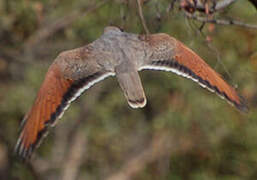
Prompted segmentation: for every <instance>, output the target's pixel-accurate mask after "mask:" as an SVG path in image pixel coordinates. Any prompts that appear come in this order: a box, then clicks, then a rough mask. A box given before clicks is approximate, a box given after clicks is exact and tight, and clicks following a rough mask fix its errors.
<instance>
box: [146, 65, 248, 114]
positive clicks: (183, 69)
mask: <svg viewBox="0 0 257 180" xmlns="http://www.w3.org/2000/svg"><path fill="white" fill-rule="evenodd" d="M151 65H153V66H163V67H168V68H173V69H176V70H178V71H179V72H181V73H183V74H186V75H188V76H190V78H191V79H193V80H196V81H198V82H197V83H199V84H200V85H204V86H206V87H207V88H208V89H212V90H213V91H214V92H215V93H216V94H218V95H219V96H221V97H224V98H225V99H226V100H227V101H228V102H229V103H232V104H233V105H234V106H235V107H236V108H238V109H239V110H241V111H243V112H247V111H248V107H247V106H246V103H245V100H244V99H243V97H241V96H239V98H240V104H239V103H237V102H235V101H233V100H232V99H231V98H229V97H228V95H227V94H226V93H225V92H223V91H220V90H219V89H218V87H217V86H215V85H212V84H210V82H209V81H207V80H204V79H203V78H201V77H200V76H198V75H196V74H195V73H194V72H193V71H191V70H190V69H189V68H187V67H186V66H184V65H182V64H179V63H178V62H177V61H176V60H157V61H152V64H151Z"/></svg>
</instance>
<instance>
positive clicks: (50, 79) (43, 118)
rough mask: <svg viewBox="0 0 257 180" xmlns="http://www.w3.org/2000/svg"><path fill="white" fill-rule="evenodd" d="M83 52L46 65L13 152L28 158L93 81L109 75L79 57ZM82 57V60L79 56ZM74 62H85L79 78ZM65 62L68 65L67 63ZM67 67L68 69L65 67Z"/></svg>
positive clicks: (70, 54) (65, 56)
mask: <svg viewBox="0 0 257 180" xmlns="http://www.w3.org/2000/svg"><path fill="white" fill-rule="evenodd" d="M82 51H83V49H81V48H80V49H75V50H71V51H67V52H65V53H62V54H61V55H59V57H57V59H56V60H55V62H54V63H53V64H52V65H51V66H50V68H49V69H48V72H47V74H46V76H45V80H44V81H43V83H42V85H41V87H40V90H39V92H38V94H37V97H36V99H35V101H34V104H33V106H32V107H31V109H30V111H29V112H28V113H27V114H26V116H25V117H24V120H23V122H22V128H21V133H20V136H19V139H18V141H17V144H16V148H15V151H16V153H17V154H18V155H20V156H21V157H22V158H24V159H25V158H28V157H30V156H31V153H32V151H33V149H34V148H35V147H37V146H38V145H39V143H40V141H41V140H42V138H43V137H44V136H46V133H47V130H48V129H49V127H52V126H54V125H55V123H56V120H57V119H59V118H61V116H62V114H63V113H64V111H65V110H66V109H67V108H68V106H69V104H70V103H71V102H72V101H73V100H75V99H76V98H77V97H78V96H79V95H80V94H81V93H82V92H83V91H84V90H86V89H88V88H89V87H91V86H92V85H93V84H95V83H96V82H99V81H100V80H103V79H104V78H106V77H108V76H110V75H113V73H111V72H106V71H104V69H101V68H99V67H98V66H96V65H95V64H94V63H93V61H92V62H90V60H88V59H87V56H83V55H82ZM82 56H83V57H82ZM78 61H85V62H88V64H87V66H85V67H84V69H83V72H81V74H82V75H81V74H80V75H77V76H76V75H74V72H72V71H73V70H74V69H78V66H77V65H78V64H77V62H78ZM67 62H68V63H67ZM68 66H69V67H68Z"/></svg>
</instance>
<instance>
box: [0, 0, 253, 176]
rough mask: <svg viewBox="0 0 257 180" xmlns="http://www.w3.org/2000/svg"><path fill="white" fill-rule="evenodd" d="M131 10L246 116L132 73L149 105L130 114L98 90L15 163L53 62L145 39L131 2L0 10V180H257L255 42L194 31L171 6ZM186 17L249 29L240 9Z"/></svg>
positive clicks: (171, 80)
mask: <svg viewBox="0 0 257 180" xmlns="http://www.w3.org/2000/svg"><path fill="white" fill-rule="evenodd" d="M206 2H207V1H206ZM208 2H209V1H208ZM208 2H207V5H208ZM209 3H210V4H211V2H209ZM141 6H142V12H143V15H144V18H145V23H146V25H147V27H148V29H149V31H150V32H151V33H158V32H164V33H167V34H170V35H171V36H174V37H175V38H177V39H179V40H180V41H182V42H183V43H185V44H186V45H187V46H188V47H190V48H192V49H193V50H194V51H195V52H197V53H198V54H199V55H200V56H201V57H202V58H203V59H205V61H206V62H207V63H208V64H210V66H211V67H213V68H214V69H215V70H216V71H217V72H219V73H221V74H222V76H223V77H224V78H225V79H226V80H227V81H228V82H229V83H230V84H231V85H232V86H233V87H235V88H236V89H237V91H238V92H240V94H241V95H242V96H243V97H245V99H246V100H247V102H248V105H249V107H250V111H249V113H247V114H246V113H240V112H239V111H237V110H236V109H235V108H234V107H232V106H230V105H229V104H227V103H226V101H224V100H222V99H220V98H219V97H218V96H216V95H215V94H213V93H210V92H208V91H206V90H205V89H203V88H201V87H199V86H198V85H197V84H196V83H194V82H192V81H191V80H187V79H184V78H182V77H178V76H177V75H174V74H172V73H168V72H156V71H154V72H150V71H144V72H140V76H141V78H142V83H143V85H144V88H145V92H146V95H147V98H148V104H147V105H146V107H145V108H143V109H131V108H130V107H129V106H128V104H127V102H126V100H125V98H124V97H123V94H122V92H121V90H120V88H119V86H118V83H117V81H116V79H115V78H108V79H106V80H105V81H103V82H101V83H98V84H96V85H95V86H93V87H92V88H91V89H89V90H88V91H86V92H85V93H84V94H83V95H82V96H81V97H80V98H79V99H78V100H77V101H75V102H73V103H72V105H71V107H70V108H69V109H68V110H67V111H66V112H65V115H64V116H63V118H62V119H61V120H60V121H59V123H58V125H57V126H56V127H55V128H53V129H52V130H51V131H50V133H49V135H48V137H47V138H46V139H44V142H43V143H42V144H41V146H40V148H38V149H37V150H36V152H35V153H34V155H33V157H32V159H31V161H30V162H29V163H23V162H22V161H20V160H19V158H17V157H15V156H14V154H13V149H14V146H15V143H16V140H17V137H18V133H19V124H20V122H21V120H22V118H23V116H24V114H25V113H26V112H27V111H28V110H29V108H30V106H31V105H32V103H33V100H34V98H35V96H36V93H37V91H38V89H39V87H40V84H41V82H42V81H43V79H44V75H45V73H46V71H47V68H48V67H49V65H50V64H51V63H52V62H53V60H54V59H55V57H56V56H57V55H58V54H59V53H60V52H62V51H64V50H68V49H73V48H77V47H80V46H83V45H85V44H88V43H90V42H92V41H94V40H95V39H97V38H98V37H99V36H100V35H101V34H102V32H103V29H104V27H105V26H108V25H117V26H119V27H121V28H123V29H124V30H125V31H127V32H133V33H138V34H143V33H145V31H144V28H143V26H142V23H141V20H140V17H139V13H138V12H139V11H138V4H137V1H133V0H131V1H128V0H127V1H126V0H94V1H90V0H73V1H70V0H62V1H61V0H41V1H40V0H12V1H10V0H0V179H1V180H25V179H26V180H34V179H35V180H52V179H53V180H56V179H62V180H73V179H78V180H82V179H90V180H91V179H92V180H98V179H108V180H113V179H116V180H120V179H126V180H129V179H135V180H145V179H148V180H155V179H156V180H164V179H172V180H182V179H193V180H202V179H208V180H214V179H221V180H228V179H233V180H237V179H257V30H256V29H254V28H249V27H240V26H233V25H226V26H223V25H217V24H203V23H202V22H199V21H197V20H193V19H191V18H190V17H189V16H188V15H192V14H193V13H194V12H192V10H190V9H183V7H182V6H181V1H180V2H179V1H173V0H145V1H141ZM207 7H208V6H207ZM200 13H202V14H200ZM186 14H187V15H186ZM195 14H196V15H197V16H198V15H199V16H205V17H212V18H213V17H214V18H216V19H225V20H228V22H231V20H236V21H241V22H243V23H246V24H255V25H256V24H257V11H256V8H255V7H254V5H253V4H252V3H251V2H250V1H246V0H238V1H236V2H235V3H233V4H232V5H230V6H228V7H227V8H225V9H223V10H222V11H219V12H217V13H214V14H209V13H208V11H206V10H205V11H204V12H197V11H196V12H195Z"/></svg>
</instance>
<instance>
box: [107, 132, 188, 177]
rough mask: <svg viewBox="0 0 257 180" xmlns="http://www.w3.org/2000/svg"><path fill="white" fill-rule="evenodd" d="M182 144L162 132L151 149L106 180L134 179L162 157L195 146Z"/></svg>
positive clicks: (156, 137) (153, 142)
mask: <svg viewBox="0 0 257 180" xmlns="http://www.w3.org/2000/svg"><path fill="white" fill-rule="evenodd" d="M181 142H182V141H181V140H178V139H175V138H174V136H171V135H170V134H169V133H165V132H162V133H160V134H156V136H155V137H154V138H153V141H152V142H151V144H150V146H149V147H146V148H145V150H144V151H143V152H142V153H140V154H138V155H137V156H134V157H133V158H131V159H129V160H128V161H127V162H126V163H125V165H124V166H123V167H122V168H121V169H120V170H119V171H118V172H116V173H114V174H113V175H111V176H110V177H108V178H107V179H106V180H129V179H132V177H133V176H135V174H136V173H138V172H139V171H141V170H142V169H143V168H145V166H146V165H147V164H149V163H151V162H154V161H156V160H157V159H159V158H160V157H162V156H165V155H168V154H170V153H175V152H177V151H179V150H180V149H182V146H183V149H184V150H185V149H189V148H191V147H192V146H193V144H187V145H185V144H183V145H182V144H181Z"/></svg>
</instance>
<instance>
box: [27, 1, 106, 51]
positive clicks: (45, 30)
mask: <svg viewBox="0 0 257 180" xmlns="http://www.w3.org/2000/svg"><path fill="white" fill-rule="evenodd" d="M108 1H109V0H104V1H101V2H100V3H99V4H96V5H93V6H92V7H90V8H88V9H87V10H83V9H81V10H80V11H76V12H73V13H70V14H68V15H67V16H65V17H62V18H60V19H58V20H56V21H55V22H53V23H52V24H50V25H48V26H45V27H42V28H41V29H39V30H38V31H36V32H35V33H34V34H33V35H32V36H31V37H30V38H29V39H28V40H27V41H26V42H25V44H24V47H25V49H30V47H32V46H34V45H35V44H37V43H39V42H41V41H42V40H44V39H47V38H48V37H50V36H51V35H53V34H54V33H56V32H58V31H59V30H61V29H64V28H65V27H67V26H69V25H70V24H72V23H73V22H74V21H76V20H77V19H78V18H80V17H84V16H85V15H87V14H88V13H91V12H93V11H95V10H97V9H98V8H100V7H101V6H103V5H104V4H105V3H107V2H108Z"/></svg>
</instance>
